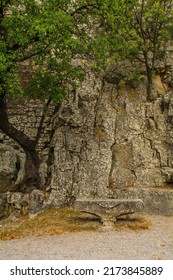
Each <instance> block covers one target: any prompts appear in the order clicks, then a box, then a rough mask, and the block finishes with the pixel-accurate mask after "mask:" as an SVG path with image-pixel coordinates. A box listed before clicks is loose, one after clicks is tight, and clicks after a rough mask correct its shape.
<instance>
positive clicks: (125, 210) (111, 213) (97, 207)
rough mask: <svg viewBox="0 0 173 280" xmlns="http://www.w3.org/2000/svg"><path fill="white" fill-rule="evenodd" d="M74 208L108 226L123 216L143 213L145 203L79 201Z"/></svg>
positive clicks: (109, 200) (135, 201) (100, 200)
mask: <svg viewBox="0 0 173 280" xmlns="http://www.w3.org/2000/svg"><path fill="white" fill-rule="evenodd" d="M74 208H75V209H76V210H79V211H81V212H86V213H89V214H92V215H95V216H97V217H99V218H100V219H101V222H102V223H103V225H106V226H107V225H112V224H113V223H114V222H116V219H117V218H118V217H120V216H122V215H127V214H133V213H135V212H140V213H141V212H142V211H143V208H144V203H143V201H142V200H141V199H77V200H76V201H75V203H74Z"/></svg>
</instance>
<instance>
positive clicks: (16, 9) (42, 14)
mask: <svg viewBox="0 0 173 280" xmlns="http://www.w3.org/2000/svg"><path fill="white" fill-rule="evenodd" d="M90 2H91V1H88V2H87V1H83V0H77V1H71V0H58V1H57V0H56V1H55V0H42V1H41V0H40V1H38V0H18V1H17V0H2V1H1V4H0V5H1V6H0V94H3V93H4V92H6V93H8V94H11V95H16V94H18V93H23V88H22V86H21V82H20V76H19V68H20V64H21V63H23V62H25V61H27V60H29V59H32V62H33V64H34V66H33V70H34V71H33V74H32V82H31V85H30V88H29V90H27V91H26V93H27V94H29V96H32V97H33V96H34V95H35V96H36V97H37V98H42V99H44V98H46V97H50V98H51V99H54V100H56V101H58V100H61V99H62V98H63V97H64V95H65V92H66V89H67V84H68V85H69V84H72V86H75V82H74V81H75V80H76V79H82V78H83V75H84V74H83V71H82V70H81V68H80V67H79V66H74V65H72V63H71V61H72V59H73V58H75V57H77V56H80V55H81V56H82V55H86V54H87V52H88V44H89V42H90V40H91V38H90V40H88V39H87V38H88V36H89V35H88V30H89V29H90V28H91V26H92V25H91V23H90V21H89V17H88V13H87V12H88V11H89V10H90V11H91V10H92V5H91V6H90ZM91 4H92V3H91Z"/></svg>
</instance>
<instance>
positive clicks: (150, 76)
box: [147, 67, 154, 101]
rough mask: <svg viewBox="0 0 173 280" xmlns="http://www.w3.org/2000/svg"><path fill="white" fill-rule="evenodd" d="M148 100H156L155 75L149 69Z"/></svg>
mask: <svg viewBox="0 0 173 280" xmlns="http://www.w3.org/2000/svg"><path fill="white" fill-rule="evenodd" d="M147 82H148V84H147V99H148V100H149V101H153V100H154V93H153V73H152V70H151V69H150V68H149V67H148V68H147Z"/></svg>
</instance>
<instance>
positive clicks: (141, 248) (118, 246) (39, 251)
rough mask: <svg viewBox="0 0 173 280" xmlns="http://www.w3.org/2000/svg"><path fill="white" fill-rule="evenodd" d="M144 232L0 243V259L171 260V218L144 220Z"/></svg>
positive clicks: (78, 235)
mask: <svg viewBox="0 0 173 280" xmlns="http://www.w3.org/2000/svg"><path fill="white" fill-rule="evenodd" d="M145 218H146V219H147V220H149V221H150V222H151V227H150V228H149V229H147V230H139V231H134V230H130V229H128V230H124V231H123V230H109V231H101V230H97V231H91V232H80V233H64V234H61V235H54V236H42V237H29V238H25V239H20V240H11V241H4V242H2V243H0V259H1V260H4V259H8V260H10V259H35V260H36V259H61V260H63V259H79V260H83V259H85V260H92V259H107V260H110V259H119V260H121V259H138V260H141V259H143V260H144V259H145V260H147V259H148V260H152V259H164V260H168V259H169V260H173V217H164V216H146V217H145Z"/></svg>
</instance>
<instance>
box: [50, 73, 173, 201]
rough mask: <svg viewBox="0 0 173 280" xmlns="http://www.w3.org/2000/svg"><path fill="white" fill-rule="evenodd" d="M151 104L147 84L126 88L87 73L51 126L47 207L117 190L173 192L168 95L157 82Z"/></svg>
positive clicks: (171, 94) (113, 193)
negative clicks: (147, 95) (51, 167)
mask: <svg viewBox="0 0 173 280" xmlns="http://www.w3.org/2000/svg"><path fill="white" fill-rule="evenodd" d="M154 90H155V93H156V95H157V97H156V98H155V100H154V101H153V102H148V101H147V98H146V84H145V82H144V83H141V84H140V85H139V87H138V88H136V89H131V88H129V87H127V86H125V85H124V83H121V82H120V85H119V86H117V85H116V84H112V83H108V82H104V83H103V82H101V81H100V80H99V78H96V77H94V76H93V75H92V74H90V75H89V76H88V79H87V80H86V81H85V83H84V84H83V87H82V88H80V89H78V90H77V91H76V93H75V95H74V93H73V95H72V96H71V97H70V98H69V101H68V102H66V103H63V104H62V106H61V108H60V111H59V113H58V115H57V116H56V119H55V120H54V121H55V123H54V125H55V126H56V130H55V134H54V137H53V142H52V145H53V147H54V167H53V173H52V174H53V177H52V181H51V189H52V191H51V195H50V203H51V204H54V205H58V206H60V205H61V204H63V203H64V202H73V200H74V199H75V198H79V197H105V198H107V197H112V198H114V197H117V190H120V189H128V188H135V190H136V189H139V190H140V189H146V188H147V189H148V188H149V189H153V188H157V189H160V188H161V189H162V188H163V189H166V190H170V191H171V190H173V153H172V151H173V149H172V148H173V138H172V137H173V134H172V125H173V121H172V120H173V119H172V118H173V112H172V101H173V92H172V91H170V92H168V93H165V88H164V86H163V85H162V83H161V80H160V78H159V77H156V79H155V84H154Z"/></svg>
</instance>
